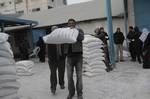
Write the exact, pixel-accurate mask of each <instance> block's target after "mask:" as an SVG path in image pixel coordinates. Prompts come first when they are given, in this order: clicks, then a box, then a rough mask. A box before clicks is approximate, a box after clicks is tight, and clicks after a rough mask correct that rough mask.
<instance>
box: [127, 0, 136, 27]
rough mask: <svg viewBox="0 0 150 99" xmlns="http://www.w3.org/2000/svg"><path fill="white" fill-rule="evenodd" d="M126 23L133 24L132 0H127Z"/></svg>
mask: <svg viewBox="0 0 150 99" xmlns="http://www.w3.org/2000/svg"><path fill="white" fill-rule="evenodd" d="M128 25H129V26H135V13H134V0H128Z"/></svg>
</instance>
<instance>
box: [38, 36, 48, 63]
mask: <svg viewBox="0 0 150 99" xmlns="http://www.w3.org/2000/svg"><path fill="white" fill-rule="evenodd" d="M36 46H38V47H39V48H40V51H39V53H38V57H39V61H40V62H45V51H46V45H45V43H44V41H43V39H42V37H39V40H38V41H37V44H36Z"/></svg>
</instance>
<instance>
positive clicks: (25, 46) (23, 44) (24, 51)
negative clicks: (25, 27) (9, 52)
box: [19, 38, 30, 60]
mask: <svg viewBox="0 0 150 99" xmlns="http://www.w3.org/2000/svg"><path fill="white" fill-rule="evenodd" d="M29 48H30V46H29V43H28V41H27V40H26V39H24V38H23V39H22V40H21V41H20V44H19V50H20V54H21V55H20V56H21V60H28V59H29V52H28V50H29Z"/></svg>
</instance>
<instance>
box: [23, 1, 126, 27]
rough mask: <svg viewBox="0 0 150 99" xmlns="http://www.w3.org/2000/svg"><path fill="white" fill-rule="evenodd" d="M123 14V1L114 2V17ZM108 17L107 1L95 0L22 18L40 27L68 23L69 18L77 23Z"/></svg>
mask: <svg viewBox="0 0 150 99" xmlns="http://www.w3.org/2000/svg"><path fill="white" fill-rule="evenodd" d="M122 13H123V0H112V15H113V16H118V15H120V14H122ZM105 17H106V10H105V0H93V1H90V2H86V3H81V4H74V5H70V6H61V7H57V8H54V9H49V10H47V11H41V12H37V13H31V14H28V15H23V16H21V18H24V19H31V20H35V21H38V22H39V25H38V27H43V26H49V25H53V24H63V23H66V22H67V20H68V19H69V18H74V19H76V20H77V21H85V20H93V19H100V18H105Z"/></svg>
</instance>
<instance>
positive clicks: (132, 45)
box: [127, 26, 137, 62]
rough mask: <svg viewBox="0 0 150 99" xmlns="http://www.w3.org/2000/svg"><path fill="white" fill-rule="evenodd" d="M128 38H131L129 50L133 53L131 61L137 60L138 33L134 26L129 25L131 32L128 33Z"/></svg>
mask: <svg viewBox="0 0 150 99" xmlns="http://www.w3.org/2000/svg"><path fill="white" fill-rule="evenodd" d="M127 38H128V39H129V41H130V42H129V51H130V54H131V58H132V59H131V61H134V62H135V61H136V50H137V49H136V42H135V38H136V33H135V32H134V28H133V27H132V26H130V27H129V33H128V35H127Z"/></svg>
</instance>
